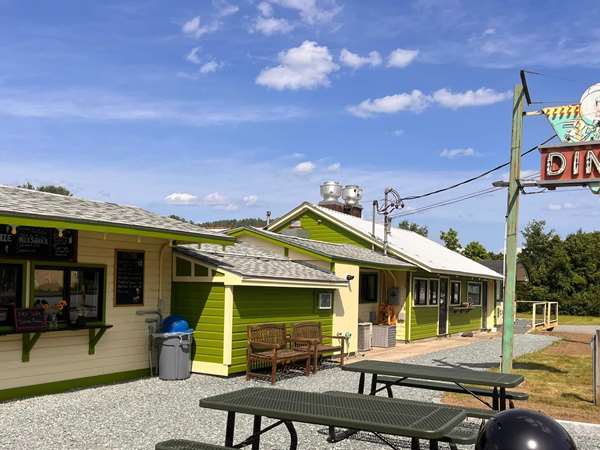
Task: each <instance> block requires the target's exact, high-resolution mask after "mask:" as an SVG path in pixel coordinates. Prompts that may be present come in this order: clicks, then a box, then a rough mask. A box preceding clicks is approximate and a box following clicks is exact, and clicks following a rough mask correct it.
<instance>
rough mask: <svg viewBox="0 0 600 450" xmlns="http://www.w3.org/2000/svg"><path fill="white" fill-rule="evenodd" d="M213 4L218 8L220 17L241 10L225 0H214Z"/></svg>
mask: <svg viewBox="0 0 600 450" xmlns="http://www.w3.org/2000/svg"><path fill="white" fill-rule="evenodd" d="M213 6H214V7H215V9H216V10H217V15H218V16H220V17H227V16H231V15H232V14H236V13H237V12H238V11H239V10H240V8H239V7H238V6H236V5H232V4H231V3H228V2H226V1H225V0H213Z"/></svg>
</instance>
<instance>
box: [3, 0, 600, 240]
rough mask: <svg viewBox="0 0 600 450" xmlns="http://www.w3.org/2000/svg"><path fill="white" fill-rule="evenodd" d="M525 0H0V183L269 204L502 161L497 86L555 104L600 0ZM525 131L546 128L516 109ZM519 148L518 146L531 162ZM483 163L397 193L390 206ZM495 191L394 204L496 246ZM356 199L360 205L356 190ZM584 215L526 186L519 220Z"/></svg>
mask: <svg viewBox="0 0 600 450" xmlns="http://www.w3.org/2000/svg"><path fill="white" fill-rule="evenodd" d="M544 5H545V6H544V8H540V7H539V2H536V1H513V0H506V1H496V2H494V1H489V2H475V1H467V0H435V1H434V0H417V1H412V2H411V1H381V0H371V1H368V2H365V1H358V0H357V1H348V2H343V1H339V0H265V1H252V0H245V1H240V2H234V1H230V2H225V1H223V0H215V1H177V2H172V1H144V2H127V1H112V2H111V1H104V2H92V1H59V2H31V1H18V2H17V1H6V0H2V1H0V8H1V9H2V27H0V37H1V42H2V45H0V58H1V60H2V61H3V64H2V66H1V68H0V118H1V123H2V126H1V129H2V133H0V158H1V160H2V165H1V166H0V182H1V183H4V184H18V183H22V182H24V181H27V180H29V181H32V182H34V183H36V184H37V183H61V184H65V185H67V186H68V187H69V188H70V189H71V190H73V191H74V192H75V193H76V195H78V196H82V197H86V198H92V199H97V200H105V201H114V202H120V203H126V204H135V205H138V206H141V207H145V208H148V209H151V210H154V211H157V212H159V213H161V214H170V213H175V214H178V215H181V216H185V217H188V218H191V219H193V220H196V221H204V220H210V219H216V218H228V217H248V216H264V212H265V211H266V210H272V211H273V214H274V215H275V216H277V215H279V214H282V213H285V212H286V211H288V210H289V209H291V208H293V207H294V206H296V205H297V204H298V203H300V202H301V201H304V200H309V201H317V200H318V184H319V183H320V182H321V181H323V180H326V179H335V180H339V181H340V182H342V183H344V184H359V185H361V186H363V187H364V189H365V201H364V204H365V205H369V204H370V202H371V200H372V199H374V198H381V197H382V191H383V189H384V187H385V186H387V185H390V186H393V187H395V188H396V189H397V190H398V191H400V193H401V194H403V195H411V194H419V193H422V192H426V191H429V190H431V189H434V188H438V187H442V186H445V185H447V184H451V183H453V182H455V181H458V180H461V179H463V178H467V177H469V176H472V175H474V174H476V173H478V172H481V171H483V170H485V169H487V168H489V167H493V166H495V165H497V164H499V163H502V162H505V161H506V160H507V159H508V146H509V143H510V111H511V98H512V94H511V90H512V87H513V85H514V84H515V83H516V82H517V81H518V70H519V69H520V68H526V69H529V70H533V71H537V72H540V73H542V74H544V75H531V76H530V78H529V79H530V84H531V86H530V87H531V91H532V95H533V97H534V100H539V101H549V102H556V103H555V104H567V103H569V102H577V101H578V100H579V98H580V96H581V94H582V93H583V91H584V90H585V89H586V88H587V87H588V86H590V85H591V84H593V83H596V82H599V81H600V80H599V79H598V67H599V66H600V28H598V25H597V20H598V18H599V17H600V6H598V4H597V1H595V0H587V1H585V0H584V1H581V2H579V3H578V5H577V7H568V8H567V7H565V6H564V2H561V1H555V0H550V1H547V2H545V3H544ZM524 130H525V134H524V148H528V147H530V146H532V145H534V144H536V143H538V142H541V141H543V140H544V139H546V138H547V137H549V136H550V135H552V130H551V128H550V126H549V125H548V124H547V123H546V121H545V119H544V118H542V117H536V118H527V119H526V121H525V125H524ZM538 165H539V161H538V157H537V154H536V153H534V154H532V155H530V156H528V157H526V158H525V159H524V161H523V170H524V171H526V172H525V175H530V176H531V175H533V174H534V172H535V171H536V170H539V168H538ZM505 173H506V171H499V172H498V174H497V176H495V177H489V178H486V179H483V180H481V181H478V182H476V183H472V184H470V185H468V186H466V187H464V188H462V189H459V190H455V191H452V192H449V193H447V194H442V195H439V196H435V197H431V198H427V199H422V200H418V201H413V202H408V203H407V205H406V209H405V212H410V211H411V210H413V209H416V208H419V207H422V206H426V205H429V204H431V203H435V202H438V201H442V200H446V199H451V198H454V197H456V196H458V195H461V194H466V193H470V192H474V191H479V190H482V189H484V188H487V187H489V186H490V183H491V181H493V180H494V179H497V178H501V177H502V176H504V175H505ZM505 204H506V196H505V193H504V192H496V193H493V194H491V195H489V196H484V197H478V198H475V199H472V200H469V201H465V202H462V203H457V204H454V205H452V206H447V207H443V208H434V209H431V210H429V211H427V212H425V213H418V214H413V215H410V216H407V217H406V218H407V219H410V220H413V221H416V222H419V223H422V224H425V225H428V226H429V228H430V231H431V232H430V235H431V236H432V237H434V238H437V237H438V235H439V231H440V230H441V229H447V228H448V227H450V226H451V227H454V228H456V229H457V230H458V231H459V234H460V236H461V238H462V240H463V241H469V240H480V241H481V242H483V243H484V244H485V245H486V246H488V247H490V248H491V249H494V250H498V249H500V248H501V247H502V242H503V230H504V224H503V223H504V213H505ZM367 209H369V208H367ZM531 218H538V219H545V220H546V221H547V222H548V224H549V226H550V227H552V228H555V229H556V230H558V231H559V232H560V233H561V234H565V233H568V232H572V231H575V230H577V229H578V228H580V227H582V228H584V229H587V230H591V229H594V227H597V224H598V220H599V214H598V198H597V197H594V196H593V195H591V194H590V193H589V192H587V191H582V190H575V191H567V190H557V191H555V192H552V193H545V194H541V195H531V196H525V197H523V199H522V201H521V223H522V224H524V223H526V221H528V220H530V219H531Z"/></svg>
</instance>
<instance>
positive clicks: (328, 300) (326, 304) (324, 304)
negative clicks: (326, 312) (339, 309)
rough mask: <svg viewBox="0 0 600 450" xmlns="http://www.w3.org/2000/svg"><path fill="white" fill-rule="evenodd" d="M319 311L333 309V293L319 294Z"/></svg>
mask: <svg viewBox="0 0 600 450" xmlns="http://www.w3.org/2000/svg"><path fill="white" fill-rule="evenodd" d="M317 299H318V306H319V309H332V308H333V292H319V293H318V295H317Z"/></svg>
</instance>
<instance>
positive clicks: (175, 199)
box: [165, 192, 198, 205]
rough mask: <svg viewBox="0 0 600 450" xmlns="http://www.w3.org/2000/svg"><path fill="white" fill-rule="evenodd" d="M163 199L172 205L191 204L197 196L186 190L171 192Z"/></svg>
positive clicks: (195, 200)
mask: <svg viewBox="0 0 600 450" xmlns="http://www.w3.org/2000/svg"><path fill="white" fill-rule="evenodd" d="M165 200H166V201H167V203H170V204H173V205H192V204H194V203H196V202H197V201H198V197H196V196H195V195H193V194H188V193H187V192H173V193H172V194H169V195H167V196H166V197H165Z"/></svg>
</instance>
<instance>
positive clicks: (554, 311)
mask: <svg viewBox="0 0 600 450" xmlns="http://www.w3.org/2000/svg"><path fill="white" fill-rule="evenodd" d="M517 303H530V304H531V326H530V328H529V331H528V332H530V331H533V330H536V329H540V328H541V329H544V330H552V329H554V327H556V326H558V302H532V301H525V300H518V301H517Z"/></svg>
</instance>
